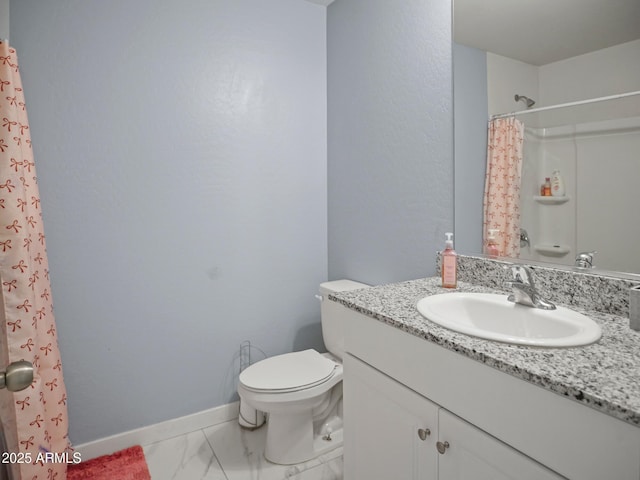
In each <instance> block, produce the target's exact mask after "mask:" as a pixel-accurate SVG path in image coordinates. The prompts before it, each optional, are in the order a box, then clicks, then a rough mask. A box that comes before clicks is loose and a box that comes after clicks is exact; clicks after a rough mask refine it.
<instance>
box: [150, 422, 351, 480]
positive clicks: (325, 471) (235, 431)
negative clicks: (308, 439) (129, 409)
mask: <svg viewBox="0 0 640 480" xmlns="http://www.w3.org/2000/svg"><path fill="white" fill-rule="evenodd" d="M266 433H267V429H266V428H265V427H262V428H260V429H258V430H255V431H252V432H251V431H248V430H243V429H241V428H240V426H239V425H238V422H237V421H235V420H234V421H231V422H226V423H222V424H220V425H216V426H213V427H209V428H205V429H203V430H196V431H195V432H191V433H188V434H185V435H181V436H179V437H174V438H170V439H168V440H164V441H161V442H157V443H152V444H149V445H143V449H144V454H145V457H146V459H147V465H148V466H149V472H150V473H151V478H152V480H342V447H339V448H336V449H335V450H333V451H331V452H329V453H327V454H325V455H322V456H320V457H318V458H316V459H313V460H310V461H308V462H305V463H301V464H298V465H288V466H284V465H275V464H272V463H270V462H268V461H267V460H266V459H265V458H264V454H263V452H264V442H265V438H266Z"/></svg>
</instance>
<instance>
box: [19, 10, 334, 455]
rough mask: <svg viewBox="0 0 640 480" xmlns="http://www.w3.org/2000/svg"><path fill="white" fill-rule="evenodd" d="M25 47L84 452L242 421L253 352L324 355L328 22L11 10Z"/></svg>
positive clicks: (310, 17) (201, 13) (56, 292)
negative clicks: (231, 416)
mask: <svg viewBox="0 0 640 480" xmlns="http://www.w3.org/2000/svg"><path fill="white" fill-rule="evenodd" d="M11 27H12V29H11V30H12V44H13V45H14V46H15V47H16V48H17V50H18V55H19V58H20V62H21V72H22V77H23V81H24V86H25V93H26V98H27V104H28V109H29V118H30V123H31V132H32V137H33V142H34V148H35V161H36V165H37V168H38V179H39V184H40V189H41V194H42V207H43V212H44V221H45V230H46V232H47V243H48V253H49V260H50V265H51V271H52V288H53V299H54V305H55V308H56V318H57V322H58V330H59V334H60V348H61V352H62V358H63V362H64V368H65V381H66V385H67V388H68V391H69V412H70V416H71V419H70V423H71V430H70V433H71V440H72V441H73V442H74V443H84V442H87V441H90V440H93V439H97V438H102V437H105V436H108V435H111V434H115V433H120V432H123V431H126V430H130V429H133V428H137V427H140V426H144V425H149V424H153V423H157V422H160V421H163V420H167V419H171V418H175V417H179V416H182V415H186V414H190V413H193V412H197V411H202V410H205V409H208V408H211V407H214V406H217V405H221V404H225V403H228V402H230V401H231V400H232V399H234V398H235V382H236V378H237V373H238V361H237V354H238V349H239V345H240V343H241V342H242V341H243V340H246V339H249V340H251V341H252V342H253V344H254V345H256V346H259V347H261V348H262V349H263V350H264V351H265V352H266V353H267V354H269V355H273V354H278V353H283V352H288V351H292V350H294V349H302V348H309V347H315V348H318V349H322V348H323V344H322V337H321V330H320V323H319V321H320V315H319V306H318V302H317V300H316V299H315V298H314V294H315V293H316V292H317V288H318V284H319V283H320V282H322V281H324V280H326V278H327V219H326V204H327V193H326V192H327V182H326V156H327V152H326V148H327V147H326V139H327V134H326V119H327V117H326V30H325V29H326V8H325V7H322V6H319V5H314V4H311V3H308V2H304V1H300V0H278V1H273V2H264V1H263V0H220V1H216V2H211V1H209V0H189V1H180V2H178V1H175V0H137V1H135V2H130V1H129V0H110V1H109V2H104V1H100V0H85V1H82V2H77V1H75V0H56V1H55V2H42V1H40V0H16V1H12V2H11ZM256 357H257V356H256V355H255V354H254V359H255V358H256Z"/></svg>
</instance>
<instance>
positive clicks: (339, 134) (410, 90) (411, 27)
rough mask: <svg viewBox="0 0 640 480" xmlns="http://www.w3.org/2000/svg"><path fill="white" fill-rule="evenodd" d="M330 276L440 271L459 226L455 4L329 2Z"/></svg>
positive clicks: (403, 276) (377, 279)
mask: <svg viewBox="0 0 640 480" xmlns="http://www.w3.org/2000/svg"><path fill="white" fill-rule="evenodd" d="M327 23H328V25H327V39H328V40H327V41H328V88H329V90H328V117H329V141H328V145H329V157H328V166H329V276H330V278H339V277H347V278H352V279H355V280H360V281H363V282H366V283H374V284H377V283H384V282H391V281H399V280H408V279H413V278H420V277H425V276H428V275H432V274H434V273H435V254H436V251H438V250H441V249H442V248H443V247H444V233H445V232H446V231H449V230H451V229H453V208H454V206H453V196H454V193H453V123H452V121H453V118H452V117H453V105H452V101H453V100H452V88H453V87H452V79H451V72H452V65H451V61H452V60H451V2H450V1H449V0H434V1H425V0H403V1H402V2H390V1H388V0H368V1H363V0H338V1H336V2H334V3H333V4H331V5H330V6H329V8H328V15H327Z"/></svg>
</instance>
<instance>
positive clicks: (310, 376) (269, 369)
mask: <svg viewBox="0 0 640 480" xmlns="http://www.w3.org/2000/svg"><path fill="white" fill-rule="evenodd" d="M336 366H337V365H336V363H335V362H333V361H331V360H329V359H328V358H327V357H325V356H323V355H320V354H319V353H318V352H316V351H315V350H313V349H309V350H303V351H302V352H293V353H285V354H283V355H277V356H275V357H270V358H267V359H265V360H261V361H260V362H257V363H254V364H253V365H251V366H250V367H249V368H247V369H246V370H244V371H243V372H242V373H241V374H240V382H241V383H242V384H243V385H244V386H245V387H246V388H248V389H249V390H254V391H271V392H273V391H279V392H286V391H294V390H302V389H305V388H311V387H314V386H316V385H319V384H321V383H324V382H326V381H327V380H328V379H329V378H331V377H332V376H333V372H334V370H335V368H336Z"/></svg>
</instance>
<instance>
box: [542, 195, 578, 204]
mask: <svg viewBox="0 0 640 480" xmlns="http://www.w3.org/2000/svg"><path fill="white" fill-rule="evenodd" d="M533 199H534V200H535V201H536V202H538V203H542V204H543V205H560V204H562V203H566V202H568V201H569V200H571V197H569V196H568V195H565V196H562V197H549V196H545V197H543V196H540V195H534V196H533Z"/></svg>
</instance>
